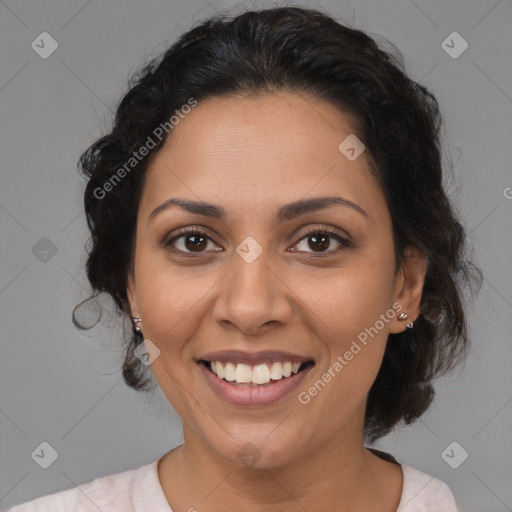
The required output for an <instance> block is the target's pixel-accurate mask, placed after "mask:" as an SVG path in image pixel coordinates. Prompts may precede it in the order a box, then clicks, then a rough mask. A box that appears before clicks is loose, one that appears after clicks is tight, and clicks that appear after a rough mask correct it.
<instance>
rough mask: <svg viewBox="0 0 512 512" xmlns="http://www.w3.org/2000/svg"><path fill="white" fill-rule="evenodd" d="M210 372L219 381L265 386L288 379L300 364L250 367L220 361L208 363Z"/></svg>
mask: <svg viewBox="0 0 512 512" xmlns="http://www.w3.org/2000/svg"><path fill="white" fill-rule="evenodd" d="M210 365H211V369H212V372H213V373H215V374H217V376H218V377H220V378H221V379H226V380H228V381H236V382H252V383H253V384H266V383H267V382H270V379H272V380H280V379H282V378H283V377H289V376H290V375H291V374H292V373H294V374H295V373H297V372H298V371H299V368H300V365H301V363H290V362H286V363H281V362H275V363H272V364H271V365H270V367H269V365H267V364H265V363H264V364H257V365H256V366H250V365H248V364H242V363H240V364H236V363H221V362H220V361H210Z"/></svg>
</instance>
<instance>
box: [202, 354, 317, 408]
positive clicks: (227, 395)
mask: <svg viewBox="0 0 512 512" xmlns="http://www.w3.org/2000/svg"><path fill="white" fill-rule="evenodd" d="M198 366H199V368H200V370H201V372H202V373H203V375H204V377H205V379H206V382H208V384H209V385H210V387H211V388H212V389H213V391H215V393H217V395H219V396H220V397H221V398H223V399H224V400H226V401H227V402H229V403H231V404H234V405H268V404H272V403H274V402H277V401H278V400H280V399H281V398H283V397H284V396H285V395H287V394H289V393H291V392H292V391H293V390H294V389H296V388H297V387H298V385H299V384H300V383H301V381H302V379H304V377H305V376H306V374H307V373H308V372H309V370H311V368H313V366H311V367H310V368H306V369H305V370H303V371H301V372H299V373H296V374H295V375H293V376H290V377H283V378H282V379H281V380H278V381H276V382H275V383H274V384H269V385H267V386H258V387H239V386H233V385H232V384H230V383H229V382H227V381H225V380H224V379H220V378H219V377H217V375H215V373H213V372H212V371H210V370H208V368H206V366H205V365H204V363H199V364H198Z"/></svg>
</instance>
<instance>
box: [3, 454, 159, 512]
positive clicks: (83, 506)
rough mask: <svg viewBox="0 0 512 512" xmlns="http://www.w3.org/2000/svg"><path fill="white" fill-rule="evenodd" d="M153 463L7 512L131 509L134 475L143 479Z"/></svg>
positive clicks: (41, 498)
mask: <svg viewBox="0 0 512 512" xmlns="http://www.w3.org/2000/svg"><path fill="white" fill-rule="evenodd" d="M155 464H156V462H153V463H152V464H148V465H145V466H141V467H140V468H137V469H132V470H129V471H124V472H122V473H116V474H113V475H108V476H104V477H100V478H96V479H94V480H92V481H90V482H88V483H85V484H79V485H77V486H76V487H73V488H70V489H66V490H64V491H60V492H56V493H53V494H47V495H45V496H41V497H39V498H36V499H34V500H32V501H27V502H25V503H22V504H20V505H16V506H15V507H13V508H11V509H9V510H8V511H7V512H71V511H73V512H74V511H77V512H78V511H79V512H93V511H94V512H98V510H101V511H102V512H108V511H117V510H122V511H123V512H130V511H132V510H133V507H132V497H131V494H132V493H131V490H132V486H133V481H134V480H135V478H134V477H137V479H141V478H146V477H147V475H148V473H151V471H152V469H153V466H154V465H155Z"/></svg>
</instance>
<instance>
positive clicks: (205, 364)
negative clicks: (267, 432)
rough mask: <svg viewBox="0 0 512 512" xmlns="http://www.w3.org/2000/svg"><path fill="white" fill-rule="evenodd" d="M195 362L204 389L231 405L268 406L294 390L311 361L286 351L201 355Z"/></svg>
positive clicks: (309, 367)
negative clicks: (204, 385)
mask: <svg viewBox="0 0 512 512" xmlns="http://www.w3.org/2000/svg"><path fill="white" fill-rule="evenodd" d="M195 362H196V363H197V366H198V368H199V370H200V372H201V374H202V376H203V378H204V382H205V384H206V385H207V389H209V390H211V391H213V393H214V395H216V396H217V397H219V398H220V399H222V400H223V401H224V402H227V403H229V404H232V405H237V406H245V407H249V406H254V407H260V406H268V405H271V404H274V403H276V402H278V401H280V400H281V399H283V398H284V397H286V396H289V395H291V393H292V392H293V391H294V390H296V389H297V387H298V386H299V385H300V383H301V382H302V381H303V380H304V379H305V378H306V376H307V375H308V374H309V373H310V371H311V370H312V369H313V368H314V367H315V360H314V359H312V358H310V357H303V356H299V355H297V354H291V353H288V352H281V351H274V350H268V351H264V352H258V353H252V354H251V353H247V352H241V351H238V350H230V351H218V352H210V353H208V354H204V355H202V356H201V357H200V359H196V360H195Z"/></svg>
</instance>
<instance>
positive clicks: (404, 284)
mask: <svg viewBox="0 0 512 512" xmlns="http://www.w3.org/2000/svg"><path fill="white" fill-rule="evenodd" d="M427 269H428V258H427V257H426V256H425V255H424V254H422V253H421V252H420V251H419V249H417V248H416V247H407V248H406V250H405V259H404V262H403V264H402V267H401V269H400V271H399V272H398V274H397V276H396V280H395V292H394V303H395V302H398V303H399V304H400V305H401V306H402V309H400V310H399V312H397V315H396V316H398V314H399V313H407V315H408V317H407V320H406V321H400V320H398V319H397V318H396V317H395V318H394V319H393V321H392V322H391V324H390V329H389V332H391V333H393V334H395V333H398V332H402V331H404V330H405V329H406V325H407V324H408V323H409V322H414V321H415V320H416V319H417V318H418V316H419V315H420V302H421V295H422V292H423V285H424V283H425V275H426V273H427Z"/></svg>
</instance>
